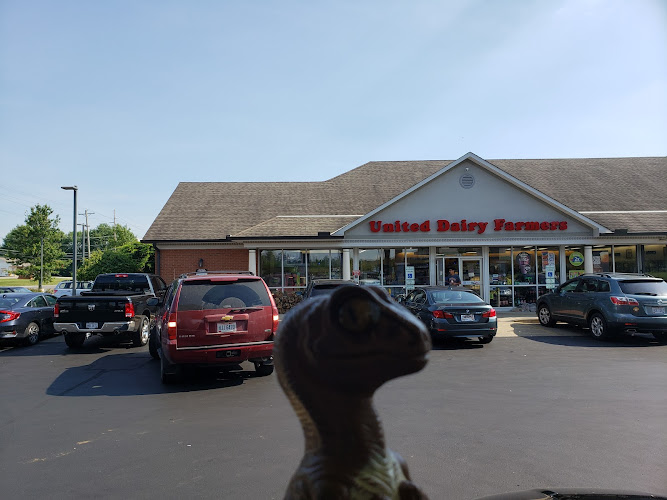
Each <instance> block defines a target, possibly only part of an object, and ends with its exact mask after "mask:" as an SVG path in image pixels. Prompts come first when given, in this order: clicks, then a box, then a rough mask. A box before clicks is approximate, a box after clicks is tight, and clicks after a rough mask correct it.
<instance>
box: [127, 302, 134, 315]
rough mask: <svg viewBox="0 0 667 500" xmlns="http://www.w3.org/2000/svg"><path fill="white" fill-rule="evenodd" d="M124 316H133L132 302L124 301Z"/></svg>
mask: <svg viewBox="0 0 667 500" xmlns="http://www.w3.org/2000/svg"><path fill="white" fill-rule="evenodd" d="M125 317H126V318H134V304H133V303H132V302H125Z"/></svg>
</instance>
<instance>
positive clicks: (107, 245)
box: [63, 223, 139, 259]
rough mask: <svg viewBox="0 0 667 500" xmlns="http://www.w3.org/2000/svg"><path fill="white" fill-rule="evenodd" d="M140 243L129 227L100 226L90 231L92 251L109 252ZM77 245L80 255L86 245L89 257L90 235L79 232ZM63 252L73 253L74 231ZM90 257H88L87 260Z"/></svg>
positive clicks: (70, 233)
mask: <svg viewBox="0 0 667 500" xmlns="http://www.w3.org/2000/svg"><path fill="white" fill-rule="evenodd" d="M136 241H139V240H138V239H137V237H136V236H135V235H134V233H133V232H132V231H131V230H130V229H129V228H128V227H127V226H115V227H114V226H113V225H111V224H106V223H104V224H100V225H99V226H97V227H96V228H94V229H91V230H90V251H91V253H92V252H94V251H95V250H102V251H104V250H109V249H114V248H120V247H122V246H123V245H127V244H128V243H133V242H136ZM76 244H77V246H78V250H79V255H81V249H82V248H83V245H85V249H86V255H88V235H86V236H85V238H84V235H83V232H82V231H81V232H79V231H77V233H76ZM63 251H64V252H65V253H67V254H71V253H72V231H70V232H69V233H68V234H67V235H66V236H65V240H64V241H63ZM87 258H88V257H86V259H87Z"/></svg>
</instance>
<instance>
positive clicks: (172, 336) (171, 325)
mask: <svg viewBox="0 0 667 500" xmlns="http://www.w3.org/2000/svg"><path fill="white" fill-rule="evenodd" d="M167 338H168V339H169V340H176V313H170V314H169V321H167Z"/></svg>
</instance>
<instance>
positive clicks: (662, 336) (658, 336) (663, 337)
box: [653, 332, 667, 344]
mask: <svg viewBox="0 0 667 500" xmlns="http://www.w3.org/2000/svg"><path fill="white" fill-rule="evenodd" d="M653 336H654V337H655V340H657V341H658V343H660V344H667V333H664V332H656V333H654V334H653Z"/></svg>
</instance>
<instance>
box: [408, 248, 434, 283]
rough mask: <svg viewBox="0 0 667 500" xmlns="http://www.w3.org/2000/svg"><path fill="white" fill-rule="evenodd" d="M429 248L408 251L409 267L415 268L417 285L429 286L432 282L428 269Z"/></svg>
mask: <svg viewBox="0 0 667 500" xmlns="http://www.w3.org/2000/svg"><path fill="white" fill-rule="evenodd" d="M428 253H429V252H428V247H427V248H413V249H410V250H406V255H407V261H408V266H412V267H414V268H415V285H428V284H429V283H430V282H431V281H430V276H429V267H428Z"/></svg>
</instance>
